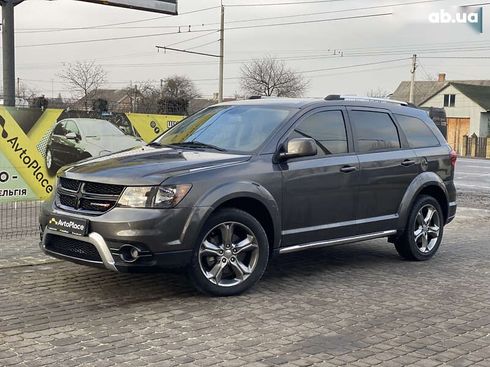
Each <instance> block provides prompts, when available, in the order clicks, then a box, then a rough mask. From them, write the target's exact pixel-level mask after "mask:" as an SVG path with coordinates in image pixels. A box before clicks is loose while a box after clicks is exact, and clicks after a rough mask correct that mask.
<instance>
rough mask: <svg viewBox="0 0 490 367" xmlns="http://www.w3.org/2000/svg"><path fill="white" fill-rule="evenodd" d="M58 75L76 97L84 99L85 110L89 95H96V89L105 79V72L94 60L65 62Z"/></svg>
mask: <svg viewBox="0 0 490 367" xmlns="http://www.w3.org/2000/svg"><path fill="white" fill-rule="evenodd" d="M59 77H60V78H61V79H63V80H64V81H65V82H66V83H67V84H68V86H69V87H70V88H71V89H72V92H73V93H74V94H75V95H76V96H77V97H78V98H83V99H84V105H85V110H88V106H89V101H88V98H89V95H90V96H92V97H93V98H95V97H96V94H97V90H98V89H99V88H100V87H101V86H102V84H104V83H105V81H106V78H107V73H106V72H105V70H104V69H103V68H102V66H100V65H97V64H95V61H77V62H76V63H74V64H67V65H66V66H65V69H64V70H63V71H62V72H61V73H60V74H59Z"/></svg>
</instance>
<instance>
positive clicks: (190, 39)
mask: <svg viewBox="0 0 490 367" xmlns="http://www.w3.org/2000/svg"><path fill="white" fill-rule="evenodd" d="M217 32H219V30H216V31H211V32H209V33H206V34H201V35H199V36H196V37H192V38H189V39H186V40H184V41H179V42H174V43H171V44H169V45H168V46H175V45H180V44H181V43H185V42H189V41H193V40H196V39H198V38H203V37H206V36H209V35H211V34H214V33H217Z"/></svg>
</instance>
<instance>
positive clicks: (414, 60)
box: [408, 54, 417, 103]
mask: <svg viewBox="0 0 490 367" xmlns="http://www.w3.org/2000/svg"><path fill="white" fill-rule="evenodd" d="M415 70H417V55H415V54H414V55H413V56H412V69H411V70H410V73H412V80H411V81H410V96H409V97H408V102H410V103H414V90H415Z"/></svg>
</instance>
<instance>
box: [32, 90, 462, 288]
mask: <svg viewBox="0 0 490 367" xmlns="http://www.w3.org/2000/svg"><path fill="white" fill-rule="evenodd" d="M455 162H456V153H455V152H454V151H453V150H452V149H451V147H450V146H449V145H448V144H447V142H446V140H445V139H444V137H443V136H442V134H441V132H440V131H439V130H438V129H437V127H436V126H435V124H434V122H433V121H432V120H431V119H430V118H429V116H428V115H427V113H426V112H425V111H422V110H420V109H417V108H414V107H410V106H407V104H406V103H403V102H396V101H391V100H386V101H385V100H371V99H362V98H355V99H353V100H352V99H349V98H346V97H341V96H329V97H327V98H325V100H311V99H280V98H279V99H254V100H247V101H236V102H227V103H221V104H218V105H215V106H212V107H209V108H207V109H204V110H202V111H200V112H198V113H196V114H194V115H192V116H190V117H188V118H186V119H184V120H183V121H182V122H180V123H179V124H178V125H176V126H175V127H173V128H171V129H170V130H168V131H167V132H165V133H164V134H163V135H161V136H160V137H159V138H157V139H156V140H155V141H153V142H152V143H150V144H148V145H146V146H143V147H139V148H135V149H133V150H128V151H125V152H120V153H115V154H111V155H109V156H105V157H98V158H95V159H92V160H86V161H84V162H81V163H78V164H75V165H72V166H69V167H66V168H65V169H63V170H62V171H60V172H59V173H58V185H57V187H56V190H55V193H54V194H53V196H52V197H51V199H50V200H48V201H46V202H45V203H44V204H43V206H42V210H41V215H40V225H41V237H42V241H41V244H40V245H41V249H42V250H43V251H44V252H45V253H46V254H48V255H51V256H54V257H58V258H61V259H65V260H69V261H73V262H76V263H80V264H85V265H91V266H97V267H102V268H106V269H110V270H113V271H121V272H133V271H134V272H136V271H149V270H155V269H165V268H169V267H184V268H185V269H186V270H187V272H188V274H189V275H190V278H191V279H192V281H193V283H194V285H195V286H196V287H197V288H198V289H199V290H201V291H203V292H206V293H209V294H212V295H219V296H226V295H234V294H239V293H241V292H243V291H245V290H247V289H249V288H250V287H252V286H253V285H254V284H255V283H256V282H257V281H258V280H259V279H260V278H261V276H262V274H263V273H264V271H265V269H266V267H267V264H268V263H269V259H270V258H271V256H275V255H279V254H288V253H292V252H295V251H302V250H307V249H315V248H320V247H325V246H333V245H340V244H345V243H353V242H359V241H364V240H369V239H373V238H387V239H388V242H391V243H393V244H394V245H395V248H396V250H397V251H398V253H399V254H400V255H401V257H403V258H405V259H408V260H418V261H420V260H428V259H430V258H431V257H432V256H434V254H435V253H436V251H437V250H438V248H439V246H440V244H441V241H442V236H443V231H444V226H445V225H446V224H448V223H449V222H450V221H451V220H452V219H453V218H454V217H455V214H456V190H455V186H454V182H453V179H454V169H455ZM319 256H326V253H319ZM319 265H321V262H319ZM284 271H285V272H287V268H285V269H284ZM389 277H390V274H386V278H387V279H389ZM421 281H427V279H424V278H423V277H422V278H421Z"/></svg>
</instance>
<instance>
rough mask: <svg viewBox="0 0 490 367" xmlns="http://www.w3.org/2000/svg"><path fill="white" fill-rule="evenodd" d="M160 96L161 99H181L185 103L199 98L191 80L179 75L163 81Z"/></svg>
mask: <svg viewBox="0 0 490 367" xmlns="http://www.w3.org/2000/svg"><path fill="white" fill-rule="evenodd" d="M161 94H162V98H163V97H166V98H183V99H185V100H187V101H190V100H191V99H193V98H196V97H199V92H198V90H197V88H196V86H195V85H194V83H193V82H192V80H190V79H189V78H187V77H185V76H181V75H174V76H171V77H169V78H167V79H165V80H164V81H163V88H162V91H161Z"/></svg>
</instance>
